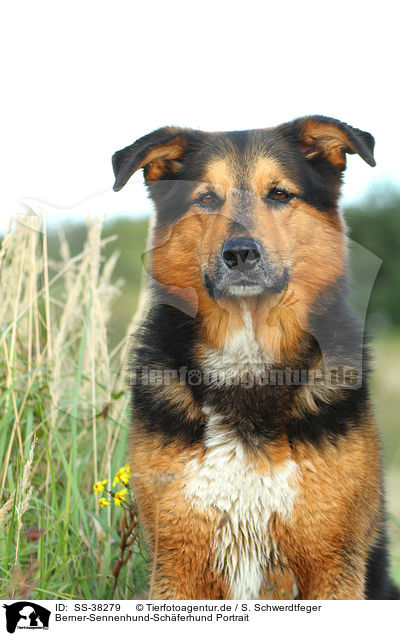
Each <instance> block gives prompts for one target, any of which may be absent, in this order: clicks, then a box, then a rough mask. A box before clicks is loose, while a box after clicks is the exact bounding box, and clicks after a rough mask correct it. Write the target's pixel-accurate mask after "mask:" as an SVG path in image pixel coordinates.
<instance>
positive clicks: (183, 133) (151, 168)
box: [112, 127, 194, 192]
mask: <svg viewBox="0 0 400 636" xmlns="http://www.w3.org/2000/svg"><path fill="white" fill-rule="evenodd" d="M190 132H191V131H190V130H189V129H184V128H172V127H165V128H159V129H158V130H155V131H154V132H152V133H150V134H148V135H145V136H144V137H141V138H140V139H138V140H137V141H135V143H133V144H132V145H131V146H127V147H126V148H123V149H122V150H118V151H117V152H116V153H115V154H114V155H113V158H112V164H113V169H114V174H115V183H114V190H115V192H118V190H121V188H123V187H124V185H125V184H126V183H127V182H128V181H129V179H130V178H131V176H132V175H133V174H134V172H136V171H137V170H139V169H140V168H143V169H144V176H145V179H146V181H156V180H157V179H160V178H161V177H165V176H166V175H167V174H168V175H171V176H172V175H173V174H176V172H177V171H178V170H179V167H180V165H181V162H182V160H183V157H184V155H185V152H186V148H187V143H188V135H189V134H190ZM193 132H194V131H193Z"/></svg>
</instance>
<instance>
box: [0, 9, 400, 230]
mask: <svg viewBox="0 0 400 636" xmlns="http://www.w3.org/2000/svg"><path fill="white" fill-rule="evenodd" d="M394 11H395V3H394V2H389V1H387V0H381V2H379V4H377V3H368V2H362V3H361V2H353V3H350V2H343V1H342V0H335V2H331V3H327V2H325V3H322V2H321V1H319V2H314V1H310V2H307V1H306V0H303V1H302V2H289V1H288V0H281V1H280V2H279V3H269V2H260V1H257V2H256V1H254V0H246V2H235V1H234V0H231V1H230V2H226V1H220V2H215V1H213V2H210V1H209V0H202V1H201V2H196V3H192V2H188V1H187V0H186V2H180V1H179V2H178V1H176V0H169V1H168V2H165V1H163V2H159V1H158V0H153V1H152V2H149V3H146V2H140V3H138V2H134V1H132V0H131V1H129V2H128V1H125V0H114V1H113V2H112V3H110V2H102V1H101V0H97V1H96V2H93V1H92V0H86V1H85V2H82V1H79V2H76V1H75V0H69V2H68V3H59V2H54V0H52V1H47V0H43V1H42V0H35V2H31V0H29V1H28V0H14V1H13V3H7V7H6V8H3V12H2V13H3V15H2V25H1V27H0V29H1V32H0V47H1V50H0V53H1V59H2V66H3V69H2V84H3V89H5V90H3V98H2V103H1V109H2V117H1V118H0V126H1V140H2V141H1V152H0V161H1V166H0V174H1V175H2V178H1V181H2V187H1V190H0V197H1V205H0V231H2V230H4V228H5V226H6V225H7V222H8V219H9V218H10V216H11V215H14V214H21V213H24V211H25V210H26V205H27V202H28V203H29V204H30V205H31V206H32V207H33V208H34V209H36V210H38V211H40V210H44V211H45V214H46V217H47V219H48V221H49V222H50V223H56V222H59V223H61V224H62V223H64V222H65V221H67V220H68V219H79V218H80V219H82V218H84V217H85V216H87V215H88V214H90V215H91V216H92V217H94V216H97V215H99V216H101V215H103V214H104V213H106V212H107V213H108V215H109V216H111V217H112V216H113V215H118V214H121V213H124V214H129V215H130V216H132V217H134V216H135V215H138V214H141V213H143V212H146V211H149V210H150V209H151V208H150V204H149V202H148V200H147V199H146V195H145V190H144V186H143V183H142V177H141V175H136V176H135V178H134V179H132V182H131V183H129V185H128V186H127V187H126V188H124V189H123V190H122V191H121V192H119V193H114V192H113V191H112V185H113V172H112V168H111V156H112V154H113V153H114V152H115V151H116V150H118V149H120V148H123V147H124V146H126V145H129V144H130V143H132V142H133V141H134V140H135V139H137V138H138V137H141V136H142V135H144V134H146V133H148V132H150V131H152V130H154V129H156V128H158V127H160V126H164V125H177V126H189V127H193V128H201V129H204V130H233V129H245V128H263V127H269V126H273V125H276V124H279V123H281V122H284V121H288V120H291V119H293V118H296V117H298V116H301V115H307V114H308V115H311V114H321V115H327V116H330V117H335V118H337V119H340V120H342V121H345V122H347V123H349V124H351V125H352V126H355V127H357V128H361V129H363V130H366V131H368V132H371V133H372V134H373V135H374V136H375V139H376V160H377V166H376V167H375V168H371V167H370V166H368V165H367V164H366V163H364V162H363V161H362V160H361V159H360V158H359V157H358V156H356V155H355V156H351V157H349V159H348V169H347V172H346V177H345V185H344V188H343V199H344V201H345V202H348V201H352V200H355V199H357V198H360V197H362V195H363V193H365V192H366V190H368V189H374V188H375V187H376V186H377V184H378V183H379V182H382V181H384V182H386V181H387V180H392V181H399V182H400V165H399V161H398V159H397V156H398V142H399V130H398V124H397V120H398V109H399V100H398V88H397V83H398V71H397V68H396V67H397V65H398V37H399V36H398V24H397V19H396V15H395V13H394Z"/></svg>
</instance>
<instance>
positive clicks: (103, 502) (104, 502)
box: [99, 497, 111, 508]
mask: <svg viewBox="0 0 400 636" xmlns="http://www.w3.org/2000/svg"><path fill="white" fill-rule="evenodd" d="M99 506H100V508H105V507H106V506H111V502H110V501H107V499H106V498H105V497H102V498H101V499H99Z"/></svg>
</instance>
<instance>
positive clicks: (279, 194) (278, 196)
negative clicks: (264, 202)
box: [267, 188, 292, 201]
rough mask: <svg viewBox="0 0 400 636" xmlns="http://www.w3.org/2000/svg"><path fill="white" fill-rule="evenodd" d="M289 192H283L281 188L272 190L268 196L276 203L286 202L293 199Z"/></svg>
mask: <svg viewBox="0 0 400 636" xmlns="http://www.w3.org/2000/svg"><path fill="white" fill-rule="evenodd" d="M291 196H292V195H290V194H289V192H286V190H282V189H281V188H272V189H271V190H270V191H269V192H268V195H267V198H268V199H273V200H274V201H286V200H288V199H291Z"/></svg>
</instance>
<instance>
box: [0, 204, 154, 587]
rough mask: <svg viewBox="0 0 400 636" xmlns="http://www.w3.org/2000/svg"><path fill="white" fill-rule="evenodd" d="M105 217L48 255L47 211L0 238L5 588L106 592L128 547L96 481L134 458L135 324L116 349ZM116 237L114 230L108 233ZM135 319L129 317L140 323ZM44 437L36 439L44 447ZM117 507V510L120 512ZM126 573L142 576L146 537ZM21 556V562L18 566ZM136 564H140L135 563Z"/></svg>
mask: <svg viewBox="0 0 400 636" xmlns="http://www.w3.org/2000/svg"><path fill="white" fill-rule="evenodd" d="M102 226H103V224H102V223H101V222H98V221H95V222H93V223H88V224H87V238H86V242H85V245H84V249H83V251H82V252H81V253H80V254H79V255H77V256H75V257H74V258H71V256H70V254H69V249H68V245H67V242H66V241H65V239H64V238H63V237H62V236H61V250H60V252H61V253H60V261H58V262H57V263H56V262H49V261H48V258H47V237H46V228H45V224H44V219H43V218H40V217H38V216H35V215H33V214H28V215H27V216H25V217H23V218H19V219H18V220H17V221H16V222H15V223H14V225H10V227H9V228H8V231H7V233H6V235H5V237H4V239H3V241H2V245H1V250H0V293H1V296H2V303H1V305H0V327H1V331H0V334H1V335H0V351H1V354H0V356H1V357H0V360H1V362H0V386H1V394H0V458H1V462H2V463H1V466H0V486H1V490H0V524H1V534H0V586H1V587H0V590H1V594H2V596H3V597H4V596H10V595H11V596H16V597H18V595H20V594H21V593H22V592H21V589H19V583H18V581H20V582H21V580H24V581H25V579H26V576H25V575H28V577H29V579H30V580H29V589H30V592H31V594H32V597H33V598H53V597H55V598H62V597H65V598H71V597H74V598H76V597H77V598H79V597H82V598H107V597H109V596H110V593H111V588H112V585H113V576H112V565H113V562H114V561H115V559H116V558H117V557H118V554H119V537H118V531H117V530H116V529H117V528H118V518H119V509H116V510H113V509H111V508H108V509H107V510H105V511H102V512H100V511H99V510H98V508H97V502H96V499H95V497H94V496H93V490H92V485H93V482H94V481H97V479H98V475H99V474H100V475H106V476H107V477H108V478H109V479H110V480H111V476H112V475H113V474H114V472H115V471H116V469H117V468H118V467H119V466H120V465H122V464H124V463H125V448H126V443H125V441H126V429H127V423H128V412H127V411H128V398H127V394H126V391H125V382H124V370H125V359H126V351H127V346H128V340H129V337H128V335H127V336H126V337H125V338H123V339H122V341H121V342H120V343H119V344H118V345H117V346H116V347H115V348H114V349H113V351H109V350H108V346H107V342H108V340H107V328H108V321H109V319H110V315H111V309H112V303H113V300H114V299H115V298H116V296H117V295H118V294H119V293H120V283H119V282H117V283H113V282H112V274H113V270H114V266H115V262H116V259H117V256H118V255H117V254H114V255H112V256H111V257H110V258H109V259H108V260H104V259H103V257H102V249H103V248H104V245H105V242H106V241H105V240H104V239H102V237H101V233H102ZM110 240H112V238H108V239H107V241H110ZM132 329H133V324H131V325H130V327H129V329H128V332H127V333H128V334H129V333H131V331H132ZM35 445H36V447H35ZM115 515H117V517H118V518H115ZM133 549H134V559H132V560H131V562H130V563H129V564H127V567H126V569H125V570H124V575H125V576H124V577H122V576H121V577H120V579H119V587H118V590H117V595H118V596H119V597H120V598H125V597H127V598H131V597H132V596H135V594H136V593H139V589H140V586H141V585H143V584H144V572H145V555H144V554H142V551H141V544H140V541H136V542H135V545H134V546H133ZM12 564H14V567H12ZM133 570H134V571H135V572H133Z"/></svg>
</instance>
